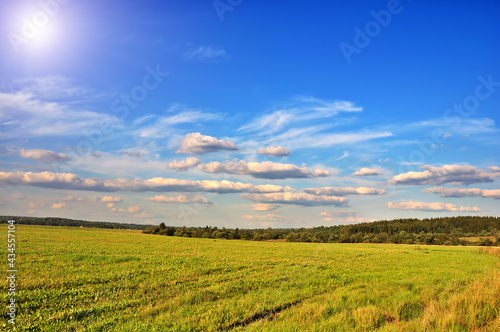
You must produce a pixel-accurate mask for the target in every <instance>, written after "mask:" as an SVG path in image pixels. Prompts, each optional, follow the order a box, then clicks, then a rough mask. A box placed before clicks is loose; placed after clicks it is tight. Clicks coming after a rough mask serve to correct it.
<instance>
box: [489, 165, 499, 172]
mask: <svg viewBox="0 0 500 332" xmlns="http://www.w3.org/2000/svg"><path fill="white" fill-rule="evenodd" d="M486 168H487V169H489V170H491V171H493V172H500V167H498V166H488V167H486Z"/></svg>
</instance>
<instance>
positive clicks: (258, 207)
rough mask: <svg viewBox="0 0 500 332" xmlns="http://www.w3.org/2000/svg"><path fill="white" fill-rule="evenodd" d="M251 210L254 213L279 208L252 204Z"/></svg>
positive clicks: (277, 206) (271, 205) (270, 205)
mask: <svg viewBox="0 0 500 332" xmlns="http://www.w3.org/2000/svg"><path fill="white" fill-rule="evenodd" d="M251 208H252V209H254V210H255V211H275V210H277V209H278V208H279V205H274V204H263V203H259V204H252V205H251Z"/></svg>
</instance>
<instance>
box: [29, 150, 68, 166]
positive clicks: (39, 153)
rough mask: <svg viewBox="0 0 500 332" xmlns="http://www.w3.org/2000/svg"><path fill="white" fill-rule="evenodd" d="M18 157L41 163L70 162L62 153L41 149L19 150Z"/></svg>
mask: <svg viewBox="0 0 500 332" xmlns="http://www.w3.org/2000/svg"><path fill="white" fill-rule="evenodd" d="M19 155H20V156H21V157H23V158H26V159H32V160H36V161H38V162H41V163H56V162H65V161H69V160H71V158H70V157H68V156H67V155H66V154H64V153H57V152H53V151H49V150H42V149H31V150H24V149H21V151H20V153H19Z"/></svg>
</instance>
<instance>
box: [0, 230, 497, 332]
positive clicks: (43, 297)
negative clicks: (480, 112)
mask: <svg viewBox="0 0 500 332" xmlns="http://www.w3.org/2000/svg"><path fill="white" fill-rule="evenodd" d="M0 232H2V233H3V234H7V227H6V226H5V225H2V226H0ZM16 234H17V236H16V241H17V251H16V255H17V264H18V270H19V272H18V283H19V285H18V292H17V294H16V295H17V296H16V300H17V301H18V303H19V305H20V307H19V308H18V317H17V321H16V322H17V324H16V328H17V330H18V331H218V330H233V331H240V330H241V331H263V330H264V331H335V330H337V331H351V330H353V331H356V330H357V331H370V330H375V329H379V330H383V331H399V330H404V331H413V330H414V331H422V330H430V331H432V330H436V331H442V330H449V331H468V330H474V329H479V328H481V329H482V330H484V331H495V330H496V329H498V328H499V327H500V323H499V318H498V317H499V315H500V313H499V308H500V277H499V271H500V266H499V259H498V256H495V255H488V254H486V253H485V252H479V250H478V249H477V248H471V247H444V246H420V247H416V246H414V245H408V246H407V245H387V244H312V243H273V242H251V241H232V240H213V239H193V238H179V237H167V236H153V235H146V234H142V233H141V232H140V231H127V230H107V229H89V228H66V227H49V226H24V225H17V226H16ZM1 246H2V247H1V252H2V255H3V256H2V257H5V259H4V261H6V258H7V251H6V247H7V243H6V236H2V242H1ZM483 251H484V250H483ZM4 266H6V265H4ZM5 270H6V268H5ZM1 285H2V289H1V293H2V297H3V301H4V303H7V300H8V296H7V289H6V286H7V282H6V280H5V279H4V280H3V281H2V283H1ZM3 317H4V321H3V322H2V323H1V324H6V319H5V317H6V316H5V314H3Z"/></svg>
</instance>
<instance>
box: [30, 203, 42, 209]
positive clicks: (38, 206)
mask: <svg viewBox="0 0 500 332" xmlns="http://www.w3.org/2000/svg"><path fill="white" fill-rule="evenodd" d="M28 206H29V207H30V209H37V208H44V207H45V203H37V202H28Z"/></svg>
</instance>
